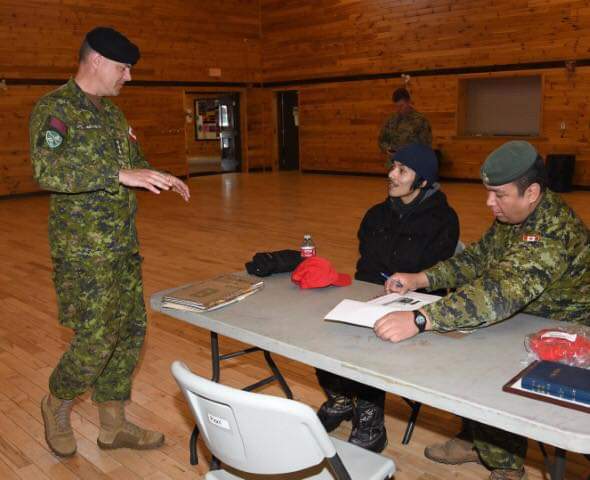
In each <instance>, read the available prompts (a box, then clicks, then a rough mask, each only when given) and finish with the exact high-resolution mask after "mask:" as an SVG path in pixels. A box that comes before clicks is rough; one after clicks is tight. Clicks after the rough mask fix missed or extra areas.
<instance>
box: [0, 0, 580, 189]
mask: <svg viewBox="0 0 590 480" xmlns="http://www.w3.org/2000/svg"><path fill="white" fill-rule="evenodd" d="M0 18H2V20H3V21H2V22H0V40H2V42H0V79H1V78H6V79H8V82H7V83H8V90H6V91H3V90H2V89H1V88H0V120H3V126H4V127H3V130H2V132H1V133H0V138H1V139H2V140H3V142H2V145H0V195H6V194H10V193H22V192H30V191H35V190H37V186H36V185H35V183H34V182H33V180H32V178H31V176H30V165H29V163H30V161H29V158H28V145H27V140H26V139H27V135H28V133H27V120H28V115H29V112H30V110H31V107H32V105H33V103H34V100H35V99H36V98H37V97H38V96H39V95H41V94H42V93H44V92H46V91H48V90H50V89H51V88H54V87H49V86H38V85H35V80H37V81H39V80H43V79H64V80H65V79H66V78H67V77H68V76H70V75H72V74H73V73H74V72H75V68H76V52H77V49H78V46H79V43H80V41H81V39H82V37H83V35H84V33H85V32H86V31H87V30H89V29H90V28H92V27H93V26H95V25H112V26H114V27H115V28H118V29H120V30H122V31H123V32H125V33H126V34H127V35H128V36H129V37H130V38H131V39H132V40H133V41H135V42H136V43H137V44H138V45H139V46H140V47H141V50H142V59H141V61H140V62H139V64H138V65H137V67H136V68H135V69H134V71H133V77H134V79H135V80H141V81H144V82H148V83H147V85H148V86H127V87H125V88H124V89H123V92H122V95H121V97H120V98H118V99H116V100H115V101H116V102H117V103H118V104H119V105H121V107H122V108H123V110H124V111H125V113H126V115H127V116H128V118H129V120H130V122H131V123H132V125H133V126H134V128H135V130H136V131H137V133H138V134H139V137H140V140H141V142H142V147H143V148H144V150H145V151H146V154H147V155H148V157H149V159H150V160H151V161H152V162H153V163H154V164H155V165H157V166H158V167H159V168H163V169H166V170H170V171H172V172H174V173H176V174H181V173H184V172H186V166H185V164H184V163H185V153H186V141H185V123H184V118H185V112H184V109H183V104H182V102H183V95H184V90H191V88H183V87H181V86H174V82H205V81H208V82H237V83H239V84H240V86H239V87H238V86H236V87H235V88H236V89H239V90H240V91H241V92H242V100H243V102H244V103H243V106H242V111H243V119H242V126H243V132H242V135H243V145H242V147H243V148H242V154H243V162H242V163H243V166H244V169H245V170H248V169H258V168H263V169H268V168H276V157H277V153H276V150H277V146H276V105H275V91H276V90H278V89H279V87H274V91H273V89H271V88H268V87H267V88H257V87H256V86H255V85H256V83H257V82H260V81H264V82H277V81H290V82H292V83H291V84H289V85H286V86H285V87H284V89H289V90H293V89H299V90H300V94H301V98H300V105H301V107H300V142H301V149H300V152H301V154H300V156H301V165H302V168H304V169H310V170H335V171H348V172H379V171H382V165H383V162H384V159H383V157H382V156H381V155H380V153H379V151H378V149H377V146H376V140H375V139H376V136H377V132H378V130H379V127H380V125H381V124H382V122H383V121H384V119H385V118H386V116H387V115H388V114H389V113H390V111H391V103H390V95H391V90H392V89H393V88H394V87H396V86H399V85H400V80H399V79H389V80H366V81H353V80H354V78H353V77H354V76H358V75H367V74H388V73H392V72H394V73H395V72H397V73H399V72H403V71H412V70H416V71H421V72H422V73H424V71H430V70H432V71H433V70H435V69H449V68H463V67H466V68H469V67H482V68H483V67H486V66H489V67H490V68H497V67H495V66H498V65H509V64H518V65H519V64H529V63H531V62H545V61H560V62H561V61H563V60H568V59H583V58H585V57H586V56H588V57H590V54H589V53H588V52H589V48H590V6H588V2H587V1H582V0H580V1H573V0H513V1H509V0H459V1H456V0H427V1H426V0H424V1H422V0H420V1H409V0H362V1H361V0H318V1H317V2H305V1H303V0H288V1H283V0H223V1H220V2H197V3H195V2H185V1H183V0H167V1H163V0H156V1H154V2H142V1H140V0H129V1H126V2H123V3H121V2H117V1H115V0H104V1H103V2H101V3H100V5H99V4H97V3H96V2H88V1H84V0H74V1H68V2H60V1H58V0H49V1H39V0H28V1H26V2H22V1H18V2H17V1H16V0H0ZM212 69H213V71H212ZM537 71H538V72H541V73H543V75H544V76H545V89H544V96H543V115H544V116H543V136H542V138H540V139H538V140H537V141H536V142H535V143H536V144H537V145H538V147H539V149H540V151H541V152H542V153H544V154H546V153H575V154H576V155H577V157H578V162H577V165H576V175H575V183H576V184H578V185H590V167H589V163H588V162H589V161H590V146H589V138H590V133H589V131H588V130H589V128H590V126H589V119H588V116H587V113H586V110H587V106H588V101H589V96H590V89H588V87H586V85H588V80H590V73H589V70H588V67H580V66H579V67H578V68H577V71H576V73H575V75H573V76H568V75H567V74H566V72H565V69H561V68H555V69H547V70H543V71H539V70H537ZM426 73H427V72H426ZM211 74H214V75H217V74H219V76H211ZM331 76H344V77H346V79H347V81H346V82H343V83H329V84H328V83H326V84H319V83H317V84H315V85H314V84H309V83H305V84H304V83H299V84H298V83H297V81H298V80H302V79H312V80H313V79H325V78H326V77H331ZM347 76H351V77H350V78H349V77H347ZM458 78H460V77H459V76H458V75H444V76H442V75H435V74H434V73H433V74H432V75H431V76H420V77H418V76H416V75H415V76H414V78H413V79H412V81H411V84H410V85H411V89H412V93H413V96H414V100H415V104H416V106H417V108H418V109H419V110H421V111H423V112H424V113H425V114H426V115H428V117H429V118H430V120H431V122H432V125H433V131H434V136H435V146H437V147H440V148H441V149H442V151H443V154H444V157H445V158H444V162H443V169H442V174H443V175H445V176H447V177H455V178H477V176H478V169H479V165H480V163H481V161H482V160H483V158H484V157H485V155H486V154H487V153H489V151H491V150H492V149H493V148H494V146H496V145H498V144H499V143H500V141H499V140H481V139H480V140H477V139H476V140H474V139H462V138H457V135H456V116H457V81H458ZM15 79H17V80H20V82H21V83H20V84H16V83H15V81H14V80H15ZM29 80H30V82H29ZM348 80H350V81H348ZM163 81H164V82H172V83H171V84H170V85H171V86H157V85H158V84H156V83H154V84H153V86H149V82H163ZM23 82H24V83H23ZM27 82H28V84H27ZM241 85H251V86H250V87H248V88H246V87H242V86H241ZM193 89H194V88H193ZM199 89H200V87H199ZM219 90H221V91H227V90H228V88H227V84H226V85H225V86H220V88H219ZM561 121H564V122H566V125H567V128H566V130H565V132H562V131H561V130H560V128H559V125H560V123H561Z"/></svg>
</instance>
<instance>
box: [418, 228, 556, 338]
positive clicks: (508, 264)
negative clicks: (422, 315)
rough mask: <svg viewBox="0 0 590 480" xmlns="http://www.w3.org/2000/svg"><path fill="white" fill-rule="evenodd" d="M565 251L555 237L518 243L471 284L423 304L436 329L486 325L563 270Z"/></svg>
mask: <svg viewBox="0 0 590 480" xmlns="http://www.w3.org/2000/svg"><path fill="white" fill-rule="evenodd" d="M564 251H565V249H564V248H563V245H561V244H560V243H559V242H558V241H556V240H550V239H542V240H540V241H538V242H524V241H523V242H520V243H517V244H516V245H515V246H514V247H512V248H510V249H508V250H507V251H506V252H505V255H504V256H503V258H502V259H501V260H500V261H499V262H497V263H495V264H493V265H491V266H490V267H488V269H487V270H485V271H484V272H483V274H480V275H479V276H478V277H477V278H475V279H474V280H472V281H471V282H470V283H469V284H466V285H464V286H463V287H460V288H459V289H457V290H456V291H455V292H454V293H451V294H449V295H447V296H446V297H444V298H442V299H441V300H439V301H438V302H436V303H433V304H431V305H427V306H426V307H425V308H424V310H425V311H426V312H427V313H428V315H429V317H430V320H431V322H432V327H433V329H434V330H438V331H449V330H455V329H457V328H475V327H481V326H487V325H491V324H494V323H497V322H500V321H502V320H505V319H506V318H508V317H510V316H512V315H514V314H515V313H517V312H519V311H520V310H522V309H523V308H524V307H525V306H526V305H528V304H529V303H530V302H531V301H533V300H534V299H535V298H537V297H538V296H539V295H541V293H543V291H544V290H545V289H546V288H547V287H548V286H549V285H550V283H551V282H552V281H553V279H555V278H558V277H559V276H561V275H562V274H563V272H564V271H565V270H566V268H567V258H566V254H565V253H564Z"/></svg>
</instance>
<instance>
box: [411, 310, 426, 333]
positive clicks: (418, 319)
mask: <svg viewBox="0 0 590 480" xmlns="http://www.w3.org/2000/svg"><path fill="white" fill-rule="evenodd" d="M413 313H414V323H415V325H416V327H417V328H418V332H419V333H422V332H423V331H424V330H425V329H426V317H425V316H424V314H423V313H421V312H420V310H414V312H413Z"/></svg>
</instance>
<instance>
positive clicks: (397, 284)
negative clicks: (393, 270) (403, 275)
mask: <svg viewBox="0 0 590 480" xmlns="http://www.w3.org/2000/svg"><path fill="white" fill-rule="evenodd" d="M380 275H381V276H382V277H383V278H384V279H385V280H386V281H387V280H389V277H390V276H391V275H387V274H386V273H383V272H380ZM395 286H396V287H397V288H402V287H403V286H404V284H403V283H402V282H400V281H399V280H396V281H395Z"/></svg>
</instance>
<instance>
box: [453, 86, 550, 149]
mask: <svg viewBox="0 0 590 480" xmlns="http://www.w3.org/2000/svg"><path fill="white" fill-rule="evenodd" d="M542 80H543V79H542V77H541V75H531V76H517V77H516V76H515V77H491V78H490V77H486V78H465V79H460V80H459V102H458V115H459V116H458V132H457V134H458V135H460V136H471V137H502V136H511V137H512V136H515V137H537V136H540V135H541V111H542V109H541V99H542V86H543V81H542Z"/></svg>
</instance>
